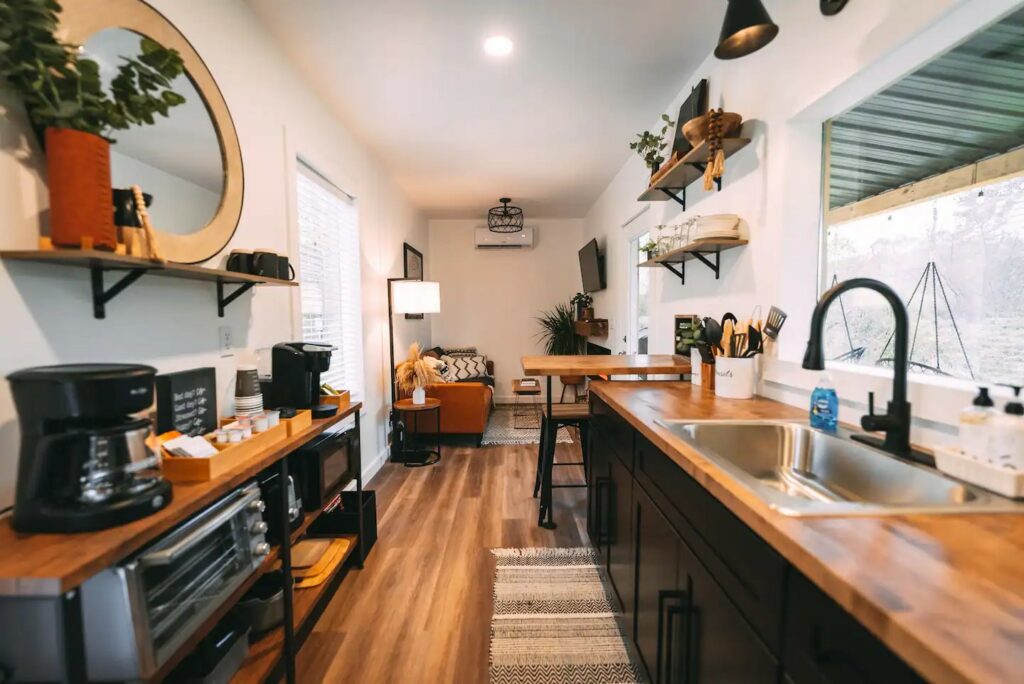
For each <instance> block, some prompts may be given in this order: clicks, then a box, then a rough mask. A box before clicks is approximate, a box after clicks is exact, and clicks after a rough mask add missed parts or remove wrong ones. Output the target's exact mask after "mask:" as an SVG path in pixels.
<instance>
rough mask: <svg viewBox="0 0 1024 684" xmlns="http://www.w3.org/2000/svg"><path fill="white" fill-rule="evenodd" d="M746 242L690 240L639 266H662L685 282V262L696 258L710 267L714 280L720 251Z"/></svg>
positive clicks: (719, 267)
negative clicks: (686, 243)
mask: <svg viewBox="0 0 1024 684" xmlns="http://www.w3.org/2000/svg"><path fill="white" fill-rule="evenodd" d="M746 244H748V240H743V239H728V238H711V239H708V240H700V241H698V242H691V243H690V244H688V245H686V246H685V247H680V248H678V249H673V250H672V251H671V252H665V253H664V254H659V255H658V256H656V257H654V258H653V259H650V260H648V261H645V262H643V263H642V264H639V267H640V268H657V267H659V266H664V267H665V268H667V269H668V270H670V271H672V272H673V273H675V274H676V275H677V276H679V279H680V281H682V283H683V284H684V285H685V284H686V262H687V261H693V260H697V261H700V262H701V263H702V264H704V265H705V266H707V267H708V268H710V269H711V270H712V271H713V272H714V274H715V280H718V278H719V276H720V275H721V254H722V252H724V251H726V250H730V249H735V248H736V247H742V246H743V245H746Z"/></svg>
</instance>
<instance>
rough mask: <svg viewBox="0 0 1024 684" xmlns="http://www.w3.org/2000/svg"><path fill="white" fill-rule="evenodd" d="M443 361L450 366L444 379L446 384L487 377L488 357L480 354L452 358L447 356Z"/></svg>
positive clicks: (442, 358)
mask: <svg viewBox="0 0 1024 684" xmlns="http://www.w3.org/2000/svg"><path fill="white" fill-rule="evenodd" d="M441 361H442V362H443V363H444V364H445V365H447V366H448V372H447V373H445V374H444V375H443V376H442V377H443V378H444V381H445V382H456V381H458V380H468V379H470V378H479V377H483V376H485V375H487V357H486V356H481V355H479V354H477V355H475V356H452V355H450V354H445V355H444V356H442V357H441Z"/></svg>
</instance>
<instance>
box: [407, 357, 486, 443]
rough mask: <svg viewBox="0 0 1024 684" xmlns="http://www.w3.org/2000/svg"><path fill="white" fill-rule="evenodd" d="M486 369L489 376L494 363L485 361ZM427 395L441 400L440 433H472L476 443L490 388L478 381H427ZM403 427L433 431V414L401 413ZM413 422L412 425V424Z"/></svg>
mask: <svg viewBox="0 0 1024 684" xmlns="http://www.w3.org/2000/svg"><path fill="white" fill-rule="evenodd" d="M487 372H488V373H489V374H490V375H491V376H492V377H493V375H494V363H493V362H492V361H488V362H487ZM427 396H428V397H434V398H435V399H440V400H441V433H442V434H445V435H475V436H476V438H477V444H479V443H480V440H481V439H482V438H483V434H484V430H485V429H486V428H487V419H488V418H489V417H490V415H491V407H492V406H493V405H494V390H492V389H491V387H490V386H489V385H485V384H484V383H482V382H444V383H438V384H436V385H427ZM403 418H404V420H405V425H406V429H407V430H408V431H409V432H411V433H414V434H420V433H429V432H437V418H436V414H435V413H434V412H433V411H428V412H426V413H423V414H420V415H417V416H416V417H415V419H414V418H413V417H412V416H411V415H408V414H407V415H405V416H404V417H403ZM414 422H415V426H414Z"/></svg>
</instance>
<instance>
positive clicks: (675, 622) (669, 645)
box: [655, 590, 689, 684]
mask: <svg viewBox="0 0 1024 684" xmlns="http://www.w3.org/2000/svg"><path fill="white" fill-rule="evenodd" d="M687 604H688V594H687V593H686V592H685V591H668V590H662V591H659V592H658V655H657V663H656V666H655V667H656V669H657V672H656V673H655V679H656V681H657V682H658V684H671V683H672V682H675V683H676V684H680V683H681V682H682V681H683V678H682V677H680V675H679V671H680V669H681V668H680V667H679V656H680V651H679V646H680V645H681V644H682V645H683V646H684V647H685V633H686V622H685V621H684V620H683V619H682V618H683V617H684V616H685V615H686V613H687V612H688V611H689V606H688V605H687ZM684 655H685V654H684ZM683 660H684V661H685V657H684V659H683Z"/></svg>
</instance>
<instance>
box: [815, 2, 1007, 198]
mask: <svg viewBox="0 0 1024 684" xmlns="http://www.w3.org/2000/svg"><path fill="white" fill-rule="evenodd" d="M830 143H831V148H830V149H831V152H830V159H831V166H830V170H829V171H830V176H829V208H830V209H835V208H837V207H842V206H846V205H848V204H850V203H852V202H856V201H859V200H862V199H864V198H866V197H873V196H874V195H878V194H879V193H882V192H885V191H887V190H892V189H894V188H898V187H900V186H903V185H906V184H908V183H913V182H915V181H919V180H922V179H925V178H928V177H930V176H934V175H936V174H940V173H943V172H945V171H949V170H951V169H955V168H958V167H961V166H965V165H967V164H973V163H975V162H977V161H979V160H981V159H985V158H987V157H991V156H993V155H996V154H1002V153H1004V152H1006V151H1008V150H1011V149H1013V148H1016V147H1019V146H1020V145H1022V144H1024V9H1021V10H1017V11H1015V12H1014V13H1012V14H1011V15H1009V16H1008V17H1006V18H1005V19H1003V20H1001V21H999V22H997V23H996V24H993V25H992V26H991V27H989V28H988V29H986V30H984V31H981V32H980V33H978V34H976V35H975V36H973V37H972V38H970V39H969V40H967V41H966V42H965V43H963V44H961V45H960V46H959V47H957V48H955V49H953V50H951V51H950V52H948V53H946V54H945V55H943V56H941V57H939V58H937V59H935V60H933V61H931V62H929V63H928V64H927V65H925V66H923V67H921V68H920V69H918V70H917V71H915V72H914V73H912V74H910V75H909V76H906V77H904V78H903V79H901V80H900V81H899V82H897V83H896V84H894V85H892V86H890V87H889V88H886V89H885V90H883V91H882V92H880V93H878V94H877V95H874V96H872V97H871V98H869V99H867V100H865V101H864V102H863V103H862V104H860V105H858V106H857V107H855V108H854V109H852V110H850V111H849V112H847V113H845V114H843V115H841V116H838V117H836V118H835V119H833V120H832V121H831V133H830Z"/></svg>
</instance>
